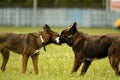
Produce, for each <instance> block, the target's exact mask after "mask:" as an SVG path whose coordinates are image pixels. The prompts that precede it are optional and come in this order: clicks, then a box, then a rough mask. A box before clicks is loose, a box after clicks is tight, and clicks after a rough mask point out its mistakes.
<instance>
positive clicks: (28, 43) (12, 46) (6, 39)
mask: <svg viewBox="0 0 120 80" xmlns="http://www.w3.org/2000/svg"><path fill="white" fill-rule="evenodd" d="M58 37H59V34H58V33H57V32H55V31H52V30H51V28H50V27H49V26H48V25H47V24H46V25H45V26H44V27H43V31H40V32H36V33H28V34H16V33H0V52H1V54H2V58H3V61H2V66H1V70H2V71H5V68H6V64H7V62H8V59H9V51H13V52H15V53H18V54H21V55H22V73H25V72H26V68H27V62H28V59H29V57H31V58H32V62H33V67H34V71H35V74H38V73H39V70H38V55H39V49H40V48H42V47H44V49H45V46H46V45H48V44H50V43H54V44H57V43H59V42H58V41H59V39H58ZM45 50H46V49H45Z"/></svg>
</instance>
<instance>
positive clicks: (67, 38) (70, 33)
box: [59, 22, 77, 46]
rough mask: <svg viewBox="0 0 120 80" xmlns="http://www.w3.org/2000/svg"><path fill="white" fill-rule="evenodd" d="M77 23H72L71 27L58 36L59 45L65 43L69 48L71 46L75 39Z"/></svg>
mask: <svg viewBox="0 0 120 80" xmlns="http://www.w3.org/2000/svg"><path fill="white" fill-rule="evenodd" d="M76 26H77V23H76V22H75V23H73V25H72V26H71V27H68V28H67V29H65V30H63V31H62V32H61V35H60V38H59V40H60V43H67V44H68V45H69V46H72V45H73V43H74V39H75V33H76V32H77V28H76Z"/></svg>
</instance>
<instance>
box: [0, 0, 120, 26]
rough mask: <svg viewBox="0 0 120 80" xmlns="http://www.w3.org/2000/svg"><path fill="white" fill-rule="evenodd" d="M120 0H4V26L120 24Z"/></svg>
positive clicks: (0, 17) (0, 19)
mask: <svg viewBox="0 0 120 80" xmlns="http://www.w3.org/2000/svg"><path fill="white" fill-rule="evenodd" d="M119 18H120V0H0V26H15V27H22V26H28V27H29V26H30V27H36V26H43V25H44V24H49V25H51V26H56V27H64V26H68V25H70V24H72V23H73V22H77V23H78V25H79V26H82V27H110V28H112V27H115V26H116V27H119V26H120V19H119Z"/></svg>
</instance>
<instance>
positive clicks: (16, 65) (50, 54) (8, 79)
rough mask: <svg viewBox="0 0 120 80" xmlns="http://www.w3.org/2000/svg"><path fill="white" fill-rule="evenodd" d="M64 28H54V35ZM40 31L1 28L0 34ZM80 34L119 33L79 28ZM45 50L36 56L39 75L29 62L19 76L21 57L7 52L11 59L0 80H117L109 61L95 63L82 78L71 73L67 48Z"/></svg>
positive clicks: (70, 62)
mask: <svg viewBox="0 0 120 80" xmlns="http://www.w3.org/2000/svg"><path fill="white" fill-rule="evenodd" d="M63 29H64V28H53V30H55V31H57V32H59V33H60V32H61V31H62V30H63ZM41 30H42V28H28V27H27V28H24V27H22V28H13V27H8V28H6V27H5V28H4V27H2V28H0V32H14V33H28V32H36V31H41ZM79 30H80V31H83V32H86V33H88V34H107V33H118V34H120V31H119V30H115V29H108V28H107V29H105V28H104V29H96V28H86V29H84V28H82V29H80V28H79ZM46 49H47V51H46V52H44V51H43V48H42V49H41V50H40V51H41V53H40V55H39V71H40V74H39V75H35V74H34V70H33V65H32V61H31V59H30V60H29V62H28V66H27V72H26V74H22V57H21V55H18V54H14V53H13V52H11V53H10V59H9V61H8V64H7V66H6V71H5V72H2V71H0V80H120V78H119V77H117V76H115V74H114V71H113V70H112V68H111V66H110V64H109V61H108V58H105V59H101V60H95V61H93V63H92V65H91V66H90V67H89V69H88V71H87V73H86V75H85V76H80V77H79V74H80V69H79V70H78V72H77V73H74V74H70V72H71V69H72V66H73V61H74V54H73V51H72V49H71V48H70V47H68V46H67V45H66V44H63V45H62V46H57V45H54V44H51V45H48V46H47V47H46ZM1 63H2V56H1V55H0V64H1Z"/></svg>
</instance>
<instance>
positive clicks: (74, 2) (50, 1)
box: [0, 0, 105, 8]
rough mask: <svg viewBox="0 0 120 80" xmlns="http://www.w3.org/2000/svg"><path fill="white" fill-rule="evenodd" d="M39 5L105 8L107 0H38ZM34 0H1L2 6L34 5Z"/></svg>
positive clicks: (0, 4)
mask: <svg viewBox="0 0 120 80" xmlns="http://www.w3.org/2000/svg"><path fill="white" fill-rule="evenodd" d="M37 1H38V3H37V6H38V7H49V8H54V7H68V8H74V7H77V8H104V7H105V0H37ZM32 5H33V0H0V7H32Z"/></svg>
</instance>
